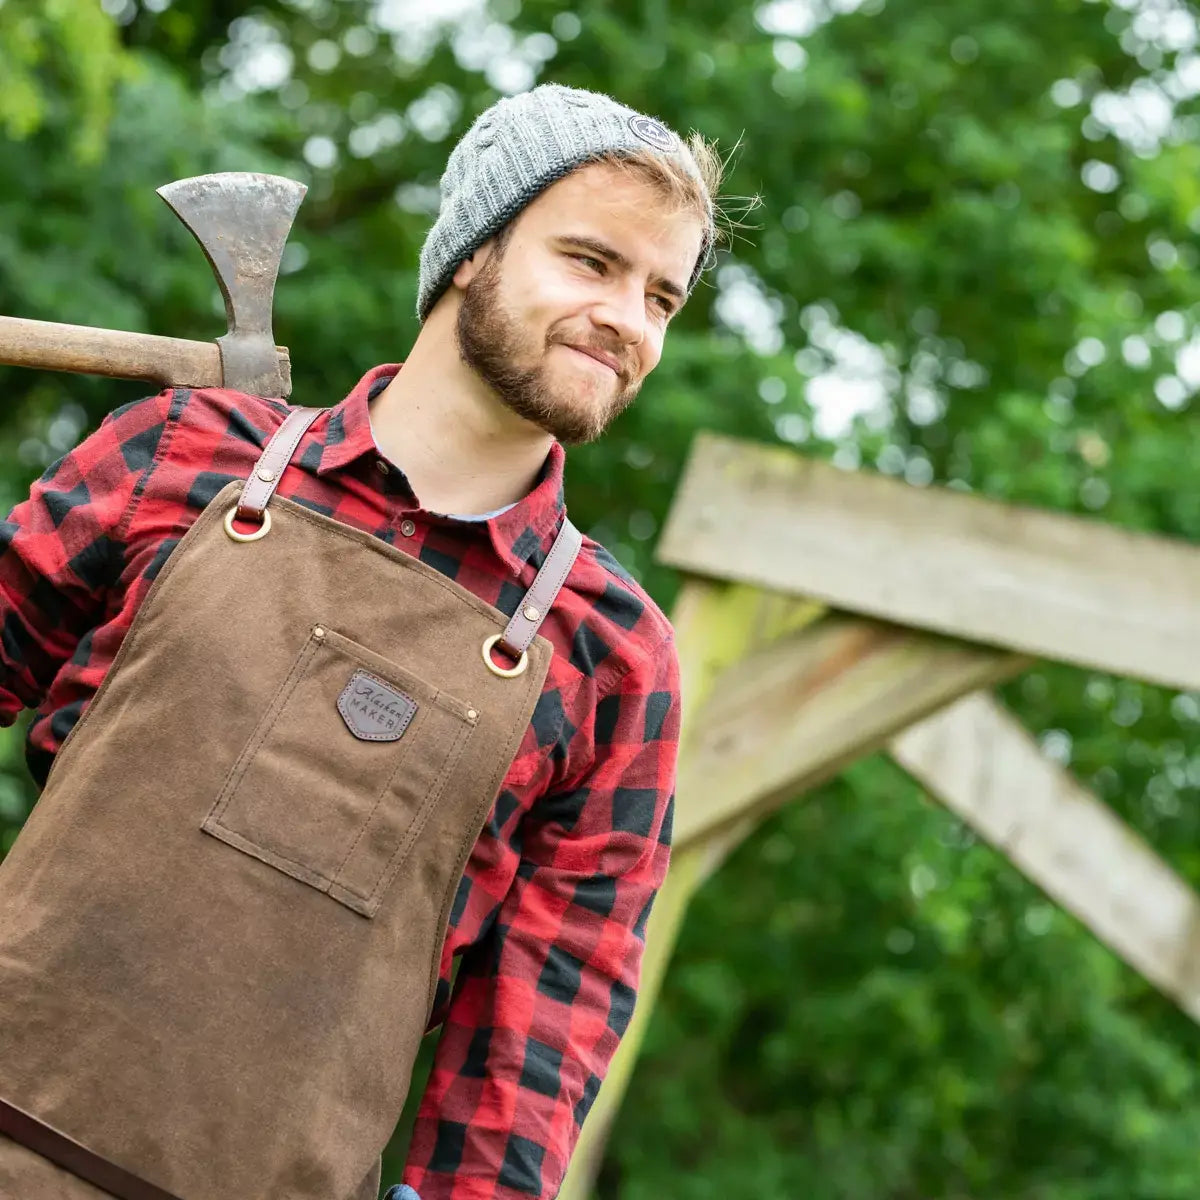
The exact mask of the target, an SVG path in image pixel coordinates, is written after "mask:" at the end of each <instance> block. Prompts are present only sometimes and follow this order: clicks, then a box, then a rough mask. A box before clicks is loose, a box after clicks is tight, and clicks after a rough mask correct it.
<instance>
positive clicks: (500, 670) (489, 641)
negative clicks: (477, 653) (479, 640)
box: [483, 633, 529, 679]
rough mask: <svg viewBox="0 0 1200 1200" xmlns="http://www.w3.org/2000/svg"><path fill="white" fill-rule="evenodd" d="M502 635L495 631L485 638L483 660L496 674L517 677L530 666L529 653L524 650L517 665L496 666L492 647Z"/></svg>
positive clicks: (511, 677)
mask: <svg viewBox="0 0 1200 1200" xmlns="http://www.w3.org/2000/svg"><path fill="white" fill-rule="evenodd" d="M500 636H501V635H500V634H498V633H493V634H492V636H491V637H489V638H484V639H483V661H484V662H485V663H487V669H488V670H489V671H491V672H492V673H493V674H494V675H499V676H501V677H502V678H504V679H515V678H516V677H517V676H518V675H521V674H523V673H524V671H525V668H526V667H527V666H529V655H528V654H527V653H526V652H525V651H524V650H522V651H521V657H520V658H519V659H517V665H516V666H515V667H498V666H496V664H495V663H494V662H492V647H493V646H494V645H495V644H496V643H497V642H498V641H499V640H500Z"/></svg>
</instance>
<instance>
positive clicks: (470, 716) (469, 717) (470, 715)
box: [467, 708, 479, 721]
mask: <svg viewBox="0 0 1200 1200" xmlns="http://www.w3.org/2000/svg"><path fill="white" fill-rule="evenodd" d="M478 716H479V714H478V713H477V712H476V711H475V710H474V709H473V708H468V709H467V720H468V721H474V720H475V718H476V717H478Z"/></svg>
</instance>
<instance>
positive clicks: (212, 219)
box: [158, 171, 308, 396]
mask: <svg viewBox="0 0 1200 1200" xmlns="http://www.w3.org/2000/svg"><path fill="white" fill-rule="evenodd" d="M307 190H308V189H307V188H306V187H305V186H304V184H302V183H297V182H296V181H295V180H294V179H286V178H284V177H283V176H282V175H261V174H257V173H254V172H249V171H224V172H221V173H219V174H216V175H196V176H193V177H192V178H191V179H180V180H177V181H176V182H175V183H168V184H166V185H165V186H163V187H160V188H159V189H158V194H159V195H160V196H161V197H162V198H163V199H164V200H165V201H166V202H167V203H168V204H169V205H170V206H171V208H172V209H173V210H174V212H175V215H176V216H178V217H179V219H180V220H181V221H182V222H183V223H184V224H185V225H186V226H187V227H188V229H190V230H191V232H192V235H193V236H194V237H195V239H196V241H198V242H199V243H200V248H201V249H202V250H203V251H204V253H205V256H206V257H207V258H208V261H209V262H210V263H211V264H212V269H213V271H214V272H215V274H216V276H217V283H218V284H219V285H220V288H221V295H222V296H224V298H225V315H226V317H227V318H228V320H229V330H228V332H227V333H225V334H224V335H223V336H221V337H219V338H217V345H218V346H220V348H221V368H222V375H223V381H224V385H225V386H226V387H228V388H236V389H237V390H238V391H241V392H250V393H251V394H253V395H256V396H283V395H286V394H287V390H288V389H287V388H286V387H285V381H284V379H283V376H282V372H281V371H280V365H279V354H278V352H277V351H276V348H275V335H274V333H273V332H272V330H271V306H272V302H273V300H274V297H275V280H276V278H277V277H278V275H279V257H280V255H281V254H282V253H283V244H284V242H286V241H287V236H288V231H289V230H290V229H291V227H292V220H293V218H294V217H295V215H296V209H298V208H299V207H300V201H301V200H303V199H304V193H305V192H306V191H307Z"/></svg>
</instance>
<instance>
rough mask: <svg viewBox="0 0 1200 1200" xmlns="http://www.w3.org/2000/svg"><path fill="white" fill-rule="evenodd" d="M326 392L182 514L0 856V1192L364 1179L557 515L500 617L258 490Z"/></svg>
mask: <svg viewBox="0 0 1200 1200" xmlns="http://www.w3.org/2000/svg"><path fill="white" fill-rule="evenodd" d="M323 411H325V410H322V409H297V410H294V411H293V412H292V413H291V414H290V415H289V416H288V418H287V420H286V421H285V422H284V424H283V426H282V427H281V428H280V430H279V431H278V432H277V433H276V434H275V436H274V437H273V438H272V440H271V442H270V443H268V445H267V447H266V449H265V450H264V452H263V455H262V457H261V458H260V459H259V461H258V463H257V465H256V467H255V470H254V472H253V473H252V474H251V476H250V479H249V480H248V481H245V482H242V481H234V482H232V483H230V484H229V485H227V486H226V487H225V488H224V489H223V490H222V491H221V492H220V493H219V494H218V495H217V496H216V497H215V498H214V499H213V501H212V503H211V504H209V505H208V506H207V507H206V508H205V510H204V511H203V513H201V515H200V516H199V518H198V519H197V520H196V521H195V522H194V524H193V525H192V526H191V527H190V528H189V529H188V530H187V532H186V534H185V536H184V537H183V538H182V540H181V541H180V543H179V545H178V546H177V547H176V548H175V550H174V552H173V553H172V554H171V556H170V558H169V559H168V560H167V562H166V565H165V566H164V567H163V569H162V571H161V573H160V574H159V576H158V578H157V579H156V580H155V581H154V583H153V585H152V586H151V588H150V591H149V593H148V594H147V596H146V599H145V601H144V602H143V603H142V605H141V606H140V608H139V609H138V612H137V615H136V617H135V620H134V622H133V625H132V628H131V629H130V631H129V633H128V634H127V635H126V637H125V639H124V641H123V642H122V644H121V647H120V650H119V652H118V654H117V657H116V659H115V661H114V662H113V664H112V666H111V668H110V669H109V671H108V673H107V674H106V676H105V678H104V680H103V683H102V685H101V687H100V689H99V690H98V692H97V694H96V696H95V698H94V699H93V701H92V703H91V704H90V705H89V706H88V708H87V709H86V710H85V712H84V715H83V717H82V718H81V720H80V721H79V722H78V723H77V724H76V726H75V728H74V729H73V730H72V731H71V734H70V735H69V736H68V738H67V741H66V743H65V744H64V745H63V747H62V749H61V750H60V751H59V753H58V755H57V756H56V759H55V762H54V766H53V768H52V770H51V772H50V776H49V778H48V779H47V782H46V788H45V790H44V791H43V793H42V795H41V797H40V799H39V801H38V803H37V805H36V806H35V808H34V811H33V813H32V814H31V816H30V818H29V820H28V822H27V823H26V826H25V828H24V829H23V830H22V831H21V834H20V836H19V837H18V839H17V841H16V844H15V845H14V847H13V849H12V850H11V851H10V853H9V855H8V857H7V859H6V860H5V861H4V863H3V864H2V865H0V1099H2V1103H0V1129H2V1130H3V1132H4V1133H5V1134H7V1135H8V1136H7V1137H0V1196H3V1197H5V1198H7V1197H10V1196H12V1197H20V1198H21V1200H42V1198H47V1200H48V1198H49V1197H56V1198H58V1197H80V1198H82V1197H93V1198H101V1197H105V1196H108V1195H116V1196H122V1197H126V1200H152V1198H159V1200H161V1198H162V1197H164V1196H167V1197H171V1196H174V1197H182V1198H183V1200H253V1198H256V1197H263V1198H268V1197H270V1198H276V1197H278V1198H284V1197H286V1198H288V1200H351V1198H355V1200H357V1198H359V1197H361V1198H362V1200H367V1198H368V1197H371V1198H373V1197H374V1196H375V1195H376V1193H377V1188H378V1181H379V1165H378V1164H379V1154H380V1151H381V1150H382V1149H383V1147H384V1145H385V1144H386V1142H387V1140H388V1138H389V1136H390V1135H391V1132H392V1129H393V1126H394V1124H395V1121H396V1118H397V1116H398V1115H399V1113H400V1110H401V1108H402V1106H403V1104H404V1100H405V1096H406V1094H407V1091H408V1086H409V1077H410V1073H411V1068H412V1064H413V1059H414V1056H415V1054H416V1050H417V1046H418V1044H419V1042H420V1041H421V1037H422V1034H423V1033H424V1030H425V1025H426V1022H427V1020H428V1017H429V1012H430V1008H431V1005H432V1000H433V994H434V987H435V984H436V981H437V974H438V962H439V958H440V952H441V946H442V942H443V938H444V934H445V931H446V926H447V921H448V917H449V910H450V905H451V902H452V899H453V896H454V892H455V889H456V887H457V885H458V882H459V880H460V878H461V876H462V873H463V870H464V868H465V865H466V861H467V856H468V854H469V852H470V850H471V847H472V846H473V845H474V843H475V840H476V838H477V837H478V835H479V832H480V830H481V828H482V826H483V823H484V821H485V820H486V818H487V815H488V813H489V811H490V809H491V806H492V803H493V801H494V799H495V797H496V794H497V792H498V791H499V788H500V786H501V784H502V781H503V778H504V775H505V773H506V771H507V769H508V767H509V766H510V764H511V762H512V760H513V758H514V756H515V754H516V750H517V747H518V745H519V743H520V741H521V737H522V735H523V733H524V731H525V729H526V727H527V725H528V723H529V721H530V718H531V716H532V714H533V709H534V705H535V704H536V702H537V699H538V696H539V695H540V692H541V688H542V684H543V682H544V680H545V677H546V673H547V671H548V669H549V666H550V659H551V654H552V650H551V646H550V643H549V642H548V641H547V640H546V639H545V638H544V637H542V636H540V635H538V633H537V630H538V627H539V626H540V625H541V622H542V620H543V619H544V617H545V615H546V613H547V611H548V610H549V608H550V606H551V604H552V603H553V601H554V598H555V596H556V595H557V594H558V591H559V589H560V588H561V586H562V583H563V581H564V579H565V578H566V575H567V572H568V571H569V570H570V567H571V564H572V562H573V561H574V559H575V556H576V554H577V553H578V550H579V544H580V538H579V534H578V532H577V531H576V530H575V529H574V527H573V526H572V525H571V524H570V522H569V521H566V520H564V523H563V529H562V532H561V533H560V534H559V537H558V540H557V541H556V543H555V545H554V548H553V549H552V550H551V552H550V555H549V556H548V558H547V560H546V562H545V564H544V565H543V567H542V569H541V571H539V573H538V577H537V579H536V580H535V581H534V583H533V586H532V587H531V588H530V590H529V592H528V594H527V595H526V597H525V599H524V601H523V602H522V604H521V605H520V606H519V608H518V610H517V613H516V615H515V616H514V617H513V618H512V620H511V621H510V620H508V618H506V617H505V615H504V614H503V613H501V612H500V611H499V610H498V609H495V608H493V607H492V606H491V605H489V604H487V603H485V602H484V601H482V600H480V599H479V598H478V597H476V596H475V595H473V594H472V593H470V592H469V591H467V590H466V589H465V588H463V587H462V586H461V585H459V584H456V583H455V582H453V581H452V580H450V579H447V578H446V577H445V576H443V575H442V574H441V573H439V572H438V571H436V570H435V569H433V568H432V567H429V566H427V565H426V564H424V563H422V562H420V561H419V560H417V559H416V558H413V557H412V556H410V555H407V554H405V553H403V552H401V551H400V550H397V549H395V548H394V547H392V546H389V545H388V544H387V543H385V542H383V541H382V540H380V539H379V538H377V537H375V536H373V535H371V534H369V533H366V532H362V531H359V530H357V529H354V528H351V527H349V526H347V525H344V524H342V523H340V522H338V521H335V520H333V519H331V518H329V517H325V516H323V515H321V514H318V513H314V512H312V511H311V510H309V509H307V508H305V507H304V506H303V505H300V504H298V503H295V502H293V501H291V500H289V499H287V498H286V497H283V496H274V495H273V493H274V489H275V487H276V486H277V485H278V480H279V476H280V475H281V474H282V472H283V469H284V467H285V466H286V465H287V463H288V462H289V461H290V459H291V457H292V454H293V453H294V452H295V449H296V446H297V445H298V444H299V441H300V438H301V435H302V434H303V432H304V430H305V429H306V428H307V427H308V425H309V424H311V422H312V421H313V420H314V419H315V418H316V417H317V416H319V415H320V413H321V412H323ZM268 502H269V508H268V507H267V505H268ZM235 509H236V511H237V514H238V516H239V517H240V518H246V519H249V520H253V521H256V522H261V524H260V526H259V532H260V533H262V531H263V530H265V531H266V532H265V534H263V535H262V536H260V537H258V539H257V540H253V541H242V540H235V539H234V536H232V535H233V534H236V533H238V532H240V531H239V530H238V529H237V527H235V526H233V525H231V524H230V523H229V518H230V517H231V516H232V514H233V512H234V510H235ZM247 532H253V531H252V530H251V531H247ZM501 638H502V639H503V641H502V642H501V646H502V648H503V649H504V650H506V651H509V652H510V653H511V658H510V659H509V660H507V662H508V665H509V667H510V668H511V669H513V670H516V669H518V668H519V663H520V661H522V660H520V659H519V657H518V655H519V652H520V651H521V650H524V655H525V657H524V659H523V661H524V662H525V664H526V665H525V668H524V670H523V671H521V672H520V673H519V674H510V675H501V674H498V673H496V671H495V670H493V669H492V668H491V667H489V665H488V661H491V662H492V663H493V665H494V666H503V665H504V664H502V663H498V662H497V660H495V659H488V653H487V651H485V650H484V646H485V643H487V642H488V641H491V642H493V643H494V642H496V641H497V640H498V639H501ZM485 659H488V661H485ZM513 660H517V667H513V665H512V664H513ZM29 1147H33V1149H30V1148H29ZM56 1164H59V1165H56ZM64 1167H66V1168H67V1170H64V1169H63V1168H64ZM85 1179H90V1180H91V1181H92V1182H84V1180H85ZM94 1185H98V1186H94Z"/></svg>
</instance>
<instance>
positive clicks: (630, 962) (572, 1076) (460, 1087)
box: [404, 637, 680, 1200]
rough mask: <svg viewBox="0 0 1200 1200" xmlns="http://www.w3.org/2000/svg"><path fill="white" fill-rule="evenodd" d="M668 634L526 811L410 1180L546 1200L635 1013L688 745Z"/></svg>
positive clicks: (428, 1102)
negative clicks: (682, 738) (579, 768)
mask: <svg viewBox="0 0 1200 1200" xmlns="http://www.w3.org/2000/svg"><path fill="white" fill-rule="evenodd" d="M679 707H680V703H679V662H678V656H677V653H676V649H675V644H674V641H673V640H672V639H671V638H670V637H668V638H667V640H666V641H664V642H663V643H661V644H659V645H658V646H657V648H656V650H655V652H654V653H652V654H651V655H650V656H648V657H647V658H646V659H643V660H641V661H640V662H639V663H638V664H637V665H635V666H634V667H633V668H631V669H630V670H629V671H628V672H627V673H626V674H625V675H624V676H623V677H622V678H621V680H620V681H619V683H618V684H617V685H616V687H615V688H614V689H612V690H611V691H610V692H609V693H608V694H607V695H606V696H605V697H604V698H603V699H601V701H600V702H599V703H598V704H597V706H596V711H595V730H594V745H595V753H594V756H593V759H592V762H591V763H590V765H589V769H588V771H587V773H586V775H584V776H583V777H582V778H577V779H575V780H574V781H572V782H573V784H574V786H572V787H570V788H569V789H567V790H564V791H561V792H558V793H555V794H553V795H547V796H543V797H541V798H540V799H539V800H538V801H537V802H535V804H534V805H533V806H532V808H531V810H530V812H529V813H528V814H527V816H526V817H525V819H524V822H523V829H522V835H523V841H522V851H521V860H520V864H519V866H518V869H517V873H516V876H515V878H514V880H513V884H512V887H511V888H510V890H509V892H508V894H507V896H506V897H505V899H504V901H503V902H502V904H501V906H500V912H499V915H498V917H497V920H496V923H495V924H494V925H493V927H492V930H491V933H490V934H489V936H488V937H487V938H485V939H483V940H482V941H481V942H480V943H479V944H477V945H476V946H474V947H472V948H471V950H470V951H468V953H467V954H466V955H464V958H463V961H462V964H461V966H460V969H459V972H458V976H457V979H456V981H455V986H454V992H453V995H452V997H451V1001H450V1005H449V1008H448V1011H447V1015H446V1021H445V1025H444V1028H443V1030H442V1034H441V1037H440V1039H439V1041H438V1046H437V1051H436V1054H435V1057H434V1066H433V1072H432V1075H431V1076H430V1079H429V1083H428V1084H427V1086H426V1089H425V1093H424V1095H423V1097H422V1100H421V1105H420V1108H419V1110H418V1113H417V1118H416V1124H415V1126H414V1130H413V1137H412V1142H411V1144H410V1151H409V1160H408V1165H407V1167H406V1169H405V1172H404V1182H405V1183H407V1184H409V1185H411V1186H412V1187H414V1188H416V1189H417V1191H418V1192H419V1193H420V1195H421V1198H422V1200H529V1198H530V1197H537V1198H539V1200H543V1198H544V1200H549V1198H550V1197H553V1196H555V1195H557V1193H558V1189H559V1185H560V1183H561V1182H562V1178H563V1176H564V1174H565V1173H566V1168H567V1163H568V1161H569V1159H570V1155H571V1151H572V1150H573V1148H574V1146H575V1142H576V1140H577V1139H578V1136H579V1129H580V1126H581V1125H582V1123H583V1119H584V1117H585V1116H586V1114H587V1111H588V1109H589V1108H590V1106H591V1104H592V1101H593V1100H594V1099H595V1097H596V1092H597V1091H598V1089H599V1087H600V1082H601V1080H602V1079H603V1077H604V1075H605V1072H606V1071H607V1069H608V1065H609V1063H610V1061H611V1060H612V1056H613V1054H614V1052H615V1051H616V1048H617V1043H618V1041H619V1040H620V1038H621V1035H622V1034H623V1033H624V1032H625V1029H626V1027H627V1026H628V1024H629V1020H630V1017H631V1016H632V1014H633V1005H634V998H635V995H636V989H637V983H638V978H639V973H640V968H641V959H642V950H643V945H644V940H643V939H644V931H645V925H646V921H647V918H648V917H649V915H650V907H651V904H652V902H653V899H654V896H655V894H656V892H657V890H658V888H659V887H660V886H661V884H662V881H663V877H664V876H665V874H666V870H667V860H668V857H669V853H670V850H669V847H670V837H671V817H672V812H673V804H674V787H675V770H676V760H677V757H678V748H679Z"/></svg>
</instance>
